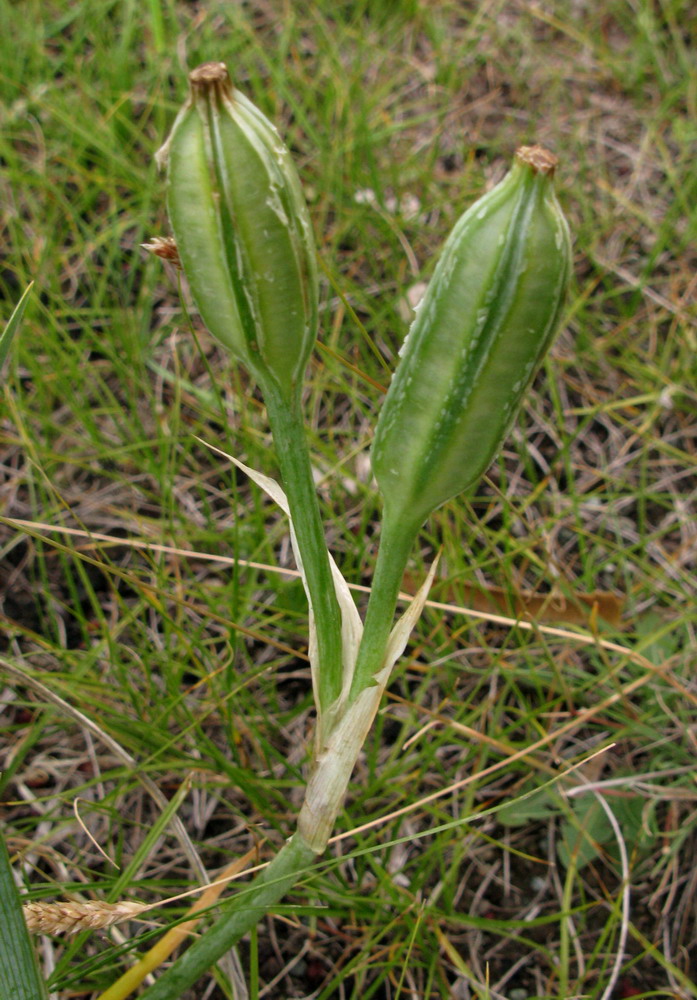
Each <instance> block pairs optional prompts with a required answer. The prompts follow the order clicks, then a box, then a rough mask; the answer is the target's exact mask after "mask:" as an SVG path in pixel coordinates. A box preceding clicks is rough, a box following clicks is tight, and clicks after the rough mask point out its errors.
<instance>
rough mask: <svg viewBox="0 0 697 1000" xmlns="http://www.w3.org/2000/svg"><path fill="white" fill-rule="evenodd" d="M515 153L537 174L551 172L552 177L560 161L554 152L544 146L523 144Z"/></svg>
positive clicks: (520, 161)
mask: <svg viewBox="0 0 697 1000" xmlns="http://www.w3.org/2000/svg"><path fill="white" fill-rule="evenodd" d="M515 155H516V159H517V160H518V162H519V163H526V164H527V165H528V166H530V167H532V169H533V170H534V171H535V173H536V174H549V175H550V177H551V176H552V175H553V174H554V170H555V167H556V166H557V164H558V163H559V160H558V159H557V158H556V156H555V155H554V153H550V151H549V150H548V149H545V148H544V146H521V147H520V149H517V150H516V154H515Z"/></svg>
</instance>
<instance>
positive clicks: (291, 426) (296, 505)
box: [263, 385, 342, 711]
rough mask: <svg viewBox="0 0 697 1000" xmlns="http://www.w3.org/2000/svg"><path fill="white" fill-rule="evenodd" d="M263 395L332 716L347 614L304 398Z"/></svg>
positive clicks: (323, 697)
mask: <svg viewBox="0 0 697 1000" xmlns="http://www.w3.org/2000/svg"><path fill="white" fill-rule="evenodd" d="M263 392H264V400H265V402H266V411H267V413H268V416H269V423H270V425H271V432H272V434H273V439H274V444H275V446H276V453H277V456H278V464H279V465H280V468H281V478H282V480H283V488H284V490H285V492H286V496H287V497H288V504H289V506H290V513H291V517H292V519H293V528H294V530H295V536H296V538H297V540H298V547H299V549H300V555H301V558H302V561H303V569H304V571H305V578H306V580H307V587H308V590H309V598H310V602H311V604H312V612H313V615H314V620H315V628H316V631H317V653H318V659H319V680H318V694H319V706H318V708H319V709H321V710H323V711H327V709H328V708H329V706H330V705H331V704H332V703H333V702H334V701H335V700H336V699H337V698H338V697H339V693H340V691H341V680H342V664H341V612H340V610H339V604H338V601H337V599H336V592H335V590H334V581H333V579H332V573H331V569H330V567H329V553H328V552H327V543H326V540H325V537H324V528H323V525H322V518H321V516H320V510H319V503H318V501H317V491H316V489H315V483H314V479H313V478H312V466H311V464H310V455H309V452H308V448H307V438H306V436H305V424H304V421H303V417H302V412H301V408H300V398H299V393H298V394H296V395H295V397H294V398H293V399H292V400H290V401H288V400H286V399H285V398H284V397H282V396H281V395H280V393H279V392H278V391H277V390H276V389H275V387H273V386H268V385H264V386H263Z"/></svg>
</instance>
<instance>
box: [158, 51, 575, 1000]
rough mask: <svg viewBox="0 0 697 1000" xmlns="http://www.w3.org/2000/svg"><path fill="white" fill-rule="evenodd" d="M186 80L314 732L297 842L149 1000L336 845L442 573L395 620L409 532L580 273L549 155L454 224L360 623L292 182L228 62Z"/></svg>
mask: <svg viewBox="0 0 697 1000" xmlns="http://www.w3.org/2000/svg"><path fill="white" fill-rule="evenodd" d="M189 80H190V94H189V98H188V100H187V102H186V104H185V105H184V107H183V108H182V110H181V111H180V113H179V115H178V116H177V119H176V121H175V123H174V126H173V129H172V133H171V135H170V137H169V139H168V140H167V142H166V143H165V146H164V147H163V149H162V150H161V152H160V159H161V162H163V163H165V162H166V165H167V200H168V210H169V216H170V221H171V225H172V229H173V232H174V239H175V241H176V247H177V251H178V255H179V259H180V261H181V265H182V267H183V270H184V272H185V274H186V277H187V279H188V282H189V286H190V289H191V294H192V297H193V299H194V302H195V304H196V306H197V308H198V310H199V312H200V314H201V317H202V318H203V320H204V322H205V323H206V325H207V326H208V328H209V330H210V332H211V333H212V334H213V335H214V336H215V337H216V338H217V339H218V340H219V341H220V342H221V343H222V344H223V345H225V346H226V347H227V348H229V350H230V351H231V352H232V353H233V355H234V356H235V357H236V358H237V360H239V361H240V362H241V363H242V364H243V365H244V366H245V367H246V368H247V369H248V371H249V373H250V374H251V375H252V377H253V378H254V379H255V380H256V382H257V384H258V386H259V388H260V390H261V392H262V393H263V396H264V400H265V403H266V407H267V413H268V419H269V423H270V426H271V431H272V434H273V437H274V441H275V445H276V451H277V456H278V463H279V466H280V470H281V477H282V484H283V488H282V489H281V487H280V486H279V485H278V484H276V483H275V482H273V481H272V480H269V479H267V478H266V477H265V476H262V475H260V474H259V473H255V472H254V471H253V470H250V469H247V468H246V467H245V466H242V468H244V469H245V471H247V472H248V473H249V474H250V476H251V477H252V478H253V479H255V481H256V482H257V483H258V484H259V485H260V486H261V487H262V488H264V489H265V490H266V491H267V492H268V493H269V494H270V495H271V496H272V497H273V498H274V499H275V500H276V501H277V502H278V503H279V504H280V505H281V507H282V508H283V509H284V510H285V511H286V512H287V513H288V514H289V517H290V521H291V528H292V540H293V545H294V551H295V555H296V559H297V560H298V563H299V566H300V568H301V571H302V574H303V581H304V584H305V589H306V592H307V596H308V600H309V605H310V660H311V670H312V681H313V689H314V693H315V700H316V705H317V716H318V721H317V733H316V738H315V741H314V748H313V759H312V763H311V768H310V776H309V780H308V785H307V789H306V795H305V801H304V804H303V806H302V808H301V811H300V815H299V818H298V825H297V828H296V830H295V832H294V833H293V834H292V836H291V837H290V839H289V840H288V841H287V842H286V844H285V845H284V846H283V848H282V849H281V850H280V851H279V853H278V854H277V855H276V857H275V858H274V859H273V861H272V862H271V864H270V865H269V866H268V867H267V868H266V869H265V870H264V871H263V872H262V873H261V874H260V875H258V876H257V879H256V881H255V882H254V883H252V885H251V886H250V887H249V888H248V889H247V890H245V891H244V892H243V893H240V894H239V896H238V897H235V898H233V900H232V901H231V903H230V904H229V905H228V907H227V909H226V911H225V912H224V914H223V915H222V916H221V917H220V918H219V919H218V921H217V922H216V923H215V924H214V925H213V926H212V927H211V928H210V929H209V930H207V931H206V932H205V933H204V934H203V935H202V936H201V937H200V938H199V939H198V940H197V941H196V942H195V943H194V944H193V945H191V947H190V948H189V949H188V950H187V951H185V952H184V954H183V955H182V956H181V957H180V958H179V959H178V960H177V962H175V964H174V965H173V966H172V968H171V969H169V970H168V971H167V972H166V973H165V974H164V975H163V976H162V977H161V978H160V979H159V980H158V982H157V983H156V984H155V985H154V986H152V987H150V988H149V989H148V990H146V991H145V993H144V994H143V996H144V997H147V998H148V1000H165V998H169V997H173V996H178V995H179V993H180V992H181V991H182V990H184V989H186V988H187V987H188V986H190V985H191V984H192V983H193V982H195V980H196V979H197V978H198V977H199V976H200V975H201V974H202V973H203V972H205V970H206V969H207V968H208V967H209V966H210V965H211V964H212V963H213V962H215V961H216V959H217V958H219V957H220V955H222V954H223V953H224V952H225V951H226V950H227V949H228V948H229V947H230V946H231V945H233V944H234V943H235V942H236V941H237V940H238V939H239V938H240V937H241V936H242V935H243V934H244V933H245V932H247V931H248V930H249V929H250V928H251V927H252V926H253V925H254V924H255V923H256V922H257V920H258V919H259V918H260V916H261V915H262V914H263V913H264V912H265V910H266V909H268V908H269V907H270V906H272V905H273V904H274V903H275V902H276V901H278V900H279V899H280V898H281V897H282V896H283V895H284V894H285V893H286V892H287V891H288V890H289V889H290V888H291V887H292V885H293V884H294V882H295V881H296V880H297V878H298V877H299V876H300V874H301V873H302V872H303V871H304V870H306V869H307V867H308V866H310V865H311V864H312V862H313V860H314V859H315V858H316V857H317V856H318V855H319V854H321V853H322V851H323V850H324V848H325V847H326V844H327V841H328V839H329V836H330V834H331V830H332V827H333V825H334V822H335V819H336V816H337V815H338V812H339V810H340V809H341V806H342V802H343V799H344V795H345V792H346V788H347V786H348V782H349V779H350V776H351V772H352V770H353V766H354V764H355V761H356V759H357V757H358V754H359V752H360V750H361V747H362V745H363V742H364V740H365V738H366V736H367V735H368V732H369V729H370V726H371V724H372V721H373V719H374V716H375V713H376V712H377V710H378V707H379V703H380V699H381V696H382V693H383V691H384V688H385V685H386V684H387V681H388V679H389V675H390V672H391V670H392V667H393V666H394V664H395V662H396V661H397V660H398V658H399V657H400V656H401V654H402V652H403V650H404V647H405V645H406V642H407V639H408V636H409V633H410V631H411V629H412V628H413V625H414V624H415V621H416V619H417V618H418V616H419V614H420V612H421V609H422V607H423V604H424V601H425V599H426V595H427V592H428V587H429V585H430V582H431V579H432V575H433V570H432V571H431V574H429V577H428V578H427V580H426V581H425V582H424V585H423V586H422V588H421V590H420V591H419V594H418V595H417V597H416V599H415V600H414V601H413V603H412V604H411V605H410V606H409V608H408V610H407V612H406V613H405V614H404V615H403V617H402V618H401V619H400V620H399V621H398V622H397V624H396V625H395V624H394V615H395V609H396V604H397V596H398V593H399V586H400V582H401V579H402V575H403V572H404V568H405V565H406V562H407V559H408V557H409V553H410V551H411V548H412V546H413V543H414V541H415V538H416V536H417V534H418V532H419V529H420V528H421V526H422V524H423V523H424V521H425V520H426V519H427V518H428V517H429V515H430V514H431V513H432V512H433V511H434V510H435V509H436V508H438V507H439V506H441V505H442V504H443V503H445V502H446V501H448V500H450V499H451V498H452V497H454V496H456V495H457V494H459V493H461V492H463V491H465V490H468V489H471V488H472V487H473V486H474V485H475V484H476V482H477V481H478V479H479V478H480V476H481V475H482V474H483V473H484V472H485V471H486V469H487V467H488V466H489V464H490V463H491V461H492V459H493V458H494V457H495V455H496V453H497V451H498V450H499V448H500V446H501V444H502V442H503V440H504V438H505V436H506V434H507V433H508V430H509V428H510V426H511V424H512V422H513V420H514V419H515V416H516V413H517V411H518V408H519V405H520V402H521V400H522V397H523V395H524V393H525V391H526V389H527V387H528V386H529V384H530V382H531V380H532V378H533V377H534V374H535V372H536V371H537V369H538V367H539V365H540V362H541V361H542V358H543V357H544V355H545V352H546V351H547V350H548V348H549V346H550V344H551V342H552V340H553V338H554V335H555V333H556V331H557V328H558V325H559V319H560V314H561V311H562V307H563V302H564V296H565V292H566V287H567V283H568V278H569V272H570V268H571V249H570V240H569V232H568V227H567V224H566V221H565V219H564V216H563V214H562V212H561V209H560V207H559V204H558V202H557V200H556V197H555V194H554V190H553V183H552V181H553V175H554V168H555V165H556V160H555V158H554V157H553V156H552V155H551V153H549V152H547V151H546V150H544V149H542V148H541V147H539V146H531V147H523V148H521V149H519V150H518V152H517V153H516V158H515V162H514V165H513V167H512V169H511V171H510V173H509V174H508V175H507V176H506V177H505V178H504V180H503V181H502V182H501V183H500V184H498V185H497V186H496V187H494V188H493V189H492V190H491V191H490V192H489V193H488V194H486V195H485V196H484V197H483V198H481V199H480V200H479V201H478V202H476V203H475V204H474V205H473V206H472V207H471V208H470V209H469V210H468V211H467V212H465V214H464V215H463V216H462V217H461V218H460V220H459V221H458V222H457V223H456V225H455V227H454V229H453V231H452V233H451V235H450V237H449V238H448V240H447V242H446V244H445V247H444V249H443V252H442V254H441V257H440V259H439V261H438V264H437V267H436V269H435V273H434V276H433V278H432V280H431V282H430V284H429V287H428V290H427V292H426V294H425V296H424V298H423V300H422V302H421V304H420V306H419V308H418V311H417V316H416V319H415V321H414V323H413V325H412V327H411V330H410V332H409V335H408V337H407V340H406V341H405V344H404V346H403V348H402V351H401V352H400V353H401V359H400V361H399V364H398V365H397V368H396V371H395V374H394V377H393V379H392V383H391V386H390V389H389V392H388V394H387V397H386V399H385V401H384V403H383V406H382V410H381V412H380V416H379V419H378V422H377V428H376V432H375V441H374V444H373V449H372V456H371V459H372V466H373V471H374V474H375V478H376V480H377V483H378V487H379V489H380V493H381V495H382V499H383V519H382V525H381V533H380V549H379V553H378V560H377V564H376V570H375V575H374V580H373V586H372V590H371V596H370V599H369V603H368V608H367V612H366V618H365V623H363V622H362V621H361V618H360V616H359V614H358V611H357V609H356V607H355V605H354V603H353V599H352V597H351V595H350V592H349V590H348V587H347V585H346V583H345V581H344V580H343V578H342V577H341V574H340V573H339V571H338V569H337V567H336V565H335V563H334V562H333V560H332V558H331V556H330V554H329V553H328V552H327V549H326V544H325V541H324V532H323V528H322V522H321V518H320V512H319V507H318V503H317V497H316V493H315V489H314V486H313V480H312V473H311V464H310V459H309V455H308V449H307V444H306V439H305V433H304V427H303V421H302V416H301V405H300V393H301V389H302V379H303V373H304V370H305V367H306V364H307V361H308V358H309V355H310V353H311V350H312V347H313V344H314V341H315V338H316V335H317V312H318V301H317V296H318V290H317V269H316V257H315V247H314V241H313V237H312V230H311V226H310V220H309V217H308V211H307V207H306V205H305V201H304V198H303V195H302V190H301V186H300V182H299V180H298V177H297V174H296V172H295V168H294V166H293V164H292V162H291V160H290V157H289V154H288V152H287V150H286V148H285V146H284V145H283V143H282V142H281V140H280V138H279V136H278V133H277V132H276V130H275V128H274V127H273V125H271V124H270V123H269V122H268V121H267V120H266V118H265V117H264V116H263V115H262V114H261V112H260V111H259V110H258V109H257V108H255V107H254V105H252V104H251V103H250V102H249V101H248V100H247V99H246V98H245V97H244V96H243V95H242V94H240V93H239V92H238V91H237V90H235V89H234V88H233V87H232V84H231V82H230V79H229V76H228V73H227V70H226V68H225V65H224V64H222V63H206V64H204V65H203V66H200V67H198V69H195V70H194V71H193V72H192V73H191V74H190V77H189ZM233 461H235V462H236V460H235V459H233ZM236 464H238V465H240V464H241V463H239V462H236Z"/></svg>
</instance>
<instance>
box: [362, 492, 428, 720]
mask: <svg viewBox="0 0 697 1000" xmlns="http://www.w3.org/2000/svg"><path fill="white" fill-rule="evenodd" d="M420 527H421V523H420V521H419V522H418V523H413V524H408V523H405V522H404V521H403V520H402V519H400V520H396V519H395V518H392V517H390V513H389V509H387V508H386V509H385V512H384V515H383V521H382V528H381V533H380V546H379V548H378V555H377V560H376V563H375V572H374V574H373V582H372V585H371V589H370V598H369V600H368V607H367V609H366V615H365V625H364V628H363V637H362V639H361V645H360V649H359V651H358V657H357V660H356V666H355V670H354V674H353V681H352V683H351V690H350V694H349V704H350V703H352V702H354V701H355V700H356V698H357V697H358V695H359V694H360V693H361V691H363V690H364V689H365V688H366V687H368V686H369V685H370V683H371V681H372V679H373V677H374V676H375V674H377V673H378V671H379V670H380V668H381V667H382V664H383V661H384V658H385V650H386V646H387V641H388V639H389V637H390V632H391V631H392V627H393V625H394V614H395V609H396V607H397V598H398V596H399V588H400V585H401V583H402V577H403V576H404V570H405V568H406V565H407V560H408V558H409V553H410V552H411V550H412V547H413V545H414V541H415V540H416V536H417V535H418V533H419V528H420Z"/></svg>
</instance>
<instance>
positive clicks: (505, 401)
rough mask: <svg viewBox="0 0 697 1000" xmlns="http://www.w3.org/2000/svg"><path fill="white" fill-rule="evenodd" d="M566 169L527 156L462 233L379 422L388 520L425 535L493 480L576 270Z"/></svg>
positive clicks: (534, 154) (459, 228)
mask: <svg viewBox="0 0 697 1000" xmlns="http://www.w3.org/2000/svg"><path fill="white" fill-rule="evenodd" d="M555 165H556V159H555V157H553V156H552V154H551V153H549V152H547V151H546V150H544V149H542V148H541V147H539V146H531V147H522V148H521V149H519V150H518V151H517V153H516V160H515V163H514V166H513V168H512V170H511V171H510V173H509V174H508V175H507V176H506V177H505V178H504V179H503V181H501V183H500V184H498V185H497V186H496V187H495V188H493V189H492V190H491V191H490V192H489V193H488V194H486V195H485V196H484V197H483V198H481V199H480V200H479V201H477V202H476V203H475V204H474V205H473V206H472V207H471V208H470V209H469V210H468V211H467V212H465V214H464V215H463V216H462V217H461V218H460V220H459V221H458V222H457V223H456V225H455V228H454V229H453V231H452V233H451V235H450V237H449V238H448V240H447V242H446V244H445V247H444V249H443V253H442V256H441V258H440V260H439V262H438V265H437V267H436V270H435V273H434V275H433V278H432V280H431V282H430V284H429V287H428V289H427V291H426V294H425V295H424V298H423V300H422V301H421V303H420V305H419V306H418V307H417V315H416V319H415V320H414V323H413V324H412V327H411V329H410V331H409V334H408V337H407V340H406V341H405V343H404V345H403V347H402V351H401V352H400V353H401V360H400V362H399V364H398V366H397V369H396V372H395V375H394V378H393V379H392V383H391V385H390V388H389V391H388V393H387V397H386V399H385V402H384V404H383V407H382V411H381V413H380V418H379V420H378V424H377V429H376V434H375V441H374V444H373V450H372V466H373V471H374V473H375V476H376V479H377V482H378V485H379V487H380V490H381V492H382V494H383V498H384V501H385V517H386V518H388V517H389V518H391V519H392V523H393V525H394V523H395V522H396V521H398V520H402V521H403V522H404V523H405V526H406V525H409V526H411V527H418V526H419V525H420V524H422V523H423V521H424V520H425V519H426V518H427V517H428V515H429V514H430V513H431V512H432V511H433V510H435V509H436V508H437V507H439V506H440V505H441V504H442V503H444V502H445V501H446V500H449V499H450V498H451V497H453V496H455V495H456V494H458V493H460V492H462V491H463V490H465V489H467V488H468V487H469V486H472V485H473V484H474V483H475V482H476V481H477V480H478V479H479V477H480V476H481V475H482V474H483V473H484V472H485V471H486V469H487V467H488V466H489V464H490V463H491V461H492V459H493V458H494V456H495V455H496V453H497V451H498V450H499V448H500V446H501V444H502V442H503V439H504V438H505V436H506V434H507V432H508V430H509V428H510V426H511V423H512V421H513V419H514V417H515V415H516V412H517V409H518V406H519V403H520V401H521V399H522V396H523V394H524V392H525V390H526V389H527V387H528V385H529V384H530V382H531V380H532V378H533V376H534V374H535V371H536V370H537V367H538V365H539V364H540V362H541V360H542V358H543V357H544V354H545V352H546V351H547V349H548V348H549V346H550V344H551V342H552V339H553V337H554V335H555V333H556V330H557V326H558V323H559V318H560V313H561V309H562V305H563V301H564V295H565V292H566V287H567V283H568V278H569V273H570V269H571V245H570V238H569V230H568V226H567V223H566V220H565V218H564V216H563V214H562V211H561V208H560V207H559V204H558V202H557V199H556V197H555V194H554V190H553V186H552V176H553V173H554V167H555Z"/></svg>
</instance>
